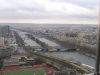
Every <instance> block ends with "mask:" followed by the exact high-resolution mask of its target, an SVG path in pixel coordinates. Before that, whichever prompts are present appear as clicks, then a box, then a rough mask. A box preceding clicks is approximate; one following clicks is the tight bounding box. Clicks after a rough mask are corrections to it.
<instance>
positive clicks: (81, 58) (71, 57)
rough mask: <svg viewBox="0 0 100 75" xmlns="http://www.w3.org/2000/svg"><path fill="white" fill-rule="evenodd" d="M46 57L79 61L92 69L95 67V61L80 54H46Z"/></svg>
mask: <svg viewBox="0 0 100 75" xmlns="http://www.w3.org/2000/svg"><path fill="white" fill-rule="evenodd" d="M45 54H46V55H48V56H53V57H57V58H61V59H64V60H68V59H69V60H74V61H78V62H80V63H81V64H86V65H89V66H92V67H95V61H96V60H95V59H93V58H91V57H88V56H85V55H82V54H80V53H78V52H45Z"/></svg>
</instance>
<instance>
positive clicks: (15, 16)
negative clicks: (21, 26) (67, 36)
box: [0, 0, 99, 24]
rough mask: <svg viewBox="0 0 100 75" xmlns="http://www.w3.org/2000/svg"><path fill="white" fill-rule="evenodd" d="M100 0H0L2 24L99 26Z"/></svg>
mask: <svg viewBox="0 0 100 75" xmlns="http://www.w3.org/2000/svg"><path fill="white" fill-rule="evenodd" d="M98 14H99V0H0V23H47V24H48V23H50V24H57V23H59V24H98Z"/></svg>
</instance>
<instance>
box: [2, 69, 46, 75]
mask: <svg viewBox="0 0 100 75" xmlns="http://www.w3.org/2000/svg"><path fill="white" fill-rule="evenodd" d="M3 75H45V70H44V69H43V68H38V69H23V70H14V71H6V72H4V73H3Z"/></svg>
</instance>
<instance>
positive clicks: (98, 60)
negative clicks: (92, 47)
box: [95, 1, 100, 75]
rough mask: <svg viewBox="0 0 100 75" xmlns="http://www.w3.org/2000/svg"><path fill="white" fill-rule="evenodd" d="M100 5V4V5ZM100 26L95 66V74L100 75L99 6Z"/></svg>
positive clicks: (99, 35)
mask: <svg viewBox="0 0 100 75" xmlns="http://www.w3.org/2000/svg"><path fill="white" fill-rule="evenodd" d="M99 3H100V1H99ZM99 6H100V5H99ZM98 19H99V28H98V31H99V32H98V50H97V57H96V66H95V75H99V70H100V68H99V66H100V8H99V17H98Z"/></svg>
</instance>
